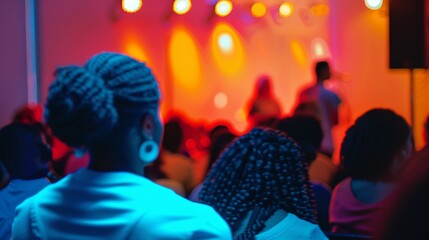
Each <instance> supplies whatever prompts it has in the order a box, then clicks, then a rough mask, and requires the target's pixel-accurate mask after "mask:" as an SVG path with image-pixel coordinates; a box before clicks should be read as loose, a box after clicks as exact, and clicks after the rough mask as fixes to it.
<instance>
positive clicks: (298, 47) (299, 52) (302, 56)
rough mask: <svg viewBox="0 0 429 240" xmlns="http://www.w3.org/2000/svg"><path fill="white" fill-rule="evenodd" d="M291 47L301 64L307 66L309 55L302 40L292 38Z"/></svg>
mask: <svg viewBox="0 0 429 240" xmlns="http://www.w3.org/2000/svg"><path fill="white" fill-rule="evenodd" d="M290 49H291V51H292V55H293V57H294V58H295V60H296V61H297V62H298V64H299V65H300V66H302V67H305V66H307V65H308V57H307V54H306V53H305V50H304V46H302V44H301V42H299V41H297V40H292V41H291V42H290Z"/></svg>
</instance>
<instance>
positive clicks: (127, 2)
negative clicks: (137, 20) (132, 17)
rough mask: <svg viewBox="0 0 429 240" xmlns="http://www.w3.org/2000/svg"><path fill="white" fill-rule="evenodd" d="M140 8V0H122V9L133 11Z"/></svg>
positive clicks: (128, 11)
mask: <svg viewBox="0 0 429 240" xmlns="http://www.w3.org/2000/svg"><path fill="white" fill-rule="evenodd" d="M141 8H142V0H122V10H124V12H127V13H135V12H137V11H138V10H140V9H141Z"/></svg>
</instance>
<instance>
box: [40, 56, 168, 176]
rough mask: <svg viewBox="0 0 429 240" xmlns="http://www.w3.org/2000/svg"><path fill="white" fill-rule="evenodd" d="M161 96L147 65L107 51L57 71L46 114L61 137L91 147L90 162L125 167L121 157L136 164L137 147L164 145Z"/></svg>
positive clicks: (75, 145)
mask: <svg viewBox="0 0 429 240" xmlns="http://www.w3.org/2000/svg"><path fill="white" fill-rule="evenodd" d="M159 96H160V93H159V88H158V83H157V81H156V80H155V77H154V76H153V74H152V72H151V70H150V69H149V68H148V67H147V66H146V65H145V64H144V63H142V62H139V61H137V60H135V59H133V58H131V57H129V56H126V55H123V54H119V53H110V52H104V53H100V54H97V55H95V56H93V57H92V58H91V59H90V60H89V61H88V62H87V63H86V64H85V66H83V67H81V66H66V67H60V68H58V69H57V71H56V79H55V80H54V81H53V83H52V84H51V86H50V87H49V95H48V99H47V103H46V107H45V118H46V121H47V124H48V125H49V126H50V127H51V129H52V131H53V133H54V135H56V136H57V137H58V138H59V139H60V140H62V141H63V142H65V143H66V144H68V145H69V146H72V147H78V148H82V147H84V148H86V149H89V150H90V153H91V163H93V162H94V161H97V162H99V161H103V159H104V161H106V163H105V166H107V165H108V163H107V162H109V164H111V165H121V164H122V162H117V160H118V159H121V158H122V159H123V161H124V164H125V161H128V165H133V168H136V167H137V165H138V162H139V146H140V145H141V144H142V143H143V142H145V141H149V140H152V141H155V142H156V143H157V144H160V143H161V139H162V123H161V120H160V117H159ZM120 155H122V157H120ZM114 158H116V160H111V159H114ZM109 159H110V160H109ZM100 165H101V166H103V165H102V164H100ZM116 167H117V166H116ZM137 168H139V167H137ZM141 169H142V168H141Z"/></svg>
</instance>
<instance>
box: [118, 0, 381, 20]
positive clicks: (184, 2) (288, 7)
mask: <svg viewBox="0 0 429 240" xmlns="http://www.w3.org/2000/svg"><path fill="white" fill-rule="evenodd" d="M142 5H143V2H142V0H122V10H123V11H125V12H127V13H135V12H137V11H139V10H140V9H141V7H142ZM365 5H366V6H367V7H368V8H369V9H371V10H378V9H380V8H381V7H382V5H383V0H365ZM191 7H192V1H191V0H174V2H173V11H174V12H175V13H176V14H179V15H183V14H186V13H187V12H189V10H191ZM214 9H215V13H216V14H217V15H218V16H220V17H225V16H228V15H229V14H230V13H231V12H232V9H233V4H232V2H231V1H230V0H218V1H217V2H216V5H215V8H214ZM250 11H251V13H252V15H253V16H254V17H263V16H265V14H266V13H267V7H266V5H265V4H264V3H262V2H258V1H255V2H254V3H253V4H252V5H251V7H250ZM293 11H294V5H293V4H292V3H291V2H287V1H284V2H283V3H281V4H280V5H279V6H278V14H279V15H280V16H282V17H288V16H290V15H292V13H293Z"/></svg>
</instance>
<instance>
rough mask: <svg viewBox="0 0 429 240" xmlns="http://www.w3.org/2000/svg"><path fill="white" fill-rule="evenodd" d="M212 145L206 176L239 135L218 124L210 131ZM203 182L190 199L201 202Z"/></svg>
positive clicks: (194, 190)
mask: <svg viewBox="0 0 429 240" xmlns="http://www.w3.org/2000/svg"><path fill="white" fill-rule="evenodd" d="M209 137H210V147H209V160H208V163H207V169H206V172H205V176H207V175H208V173H209V171H210V169H211V168H212V167H213V165H214V164H215V162H216V161H217V159H218V157H219V156H220V154H221V153H222V151H223V150H224V149H225V148H226V147H227V146H228V145H229V144H230V143H231V142H232V141H233V140H234V139H235V138H236V137H237V136H236V135H235V134H233V133H232V132H231V130H230V129H229V128H228V127H227V126H226V125H217V126H215V127H214V128H213V129H212V130H211V131H210V133H209ZM203 183H204V182H201V183H200V184H198V185H197V186H196V187H195V188H194V189H193V191H192V193H191V194H190V196H189V199H190V200H192V201H195V202H199V201H200V200H199V197H198V195H199V193H200V191H201V188H202V187H203Z"/></svg>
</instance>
